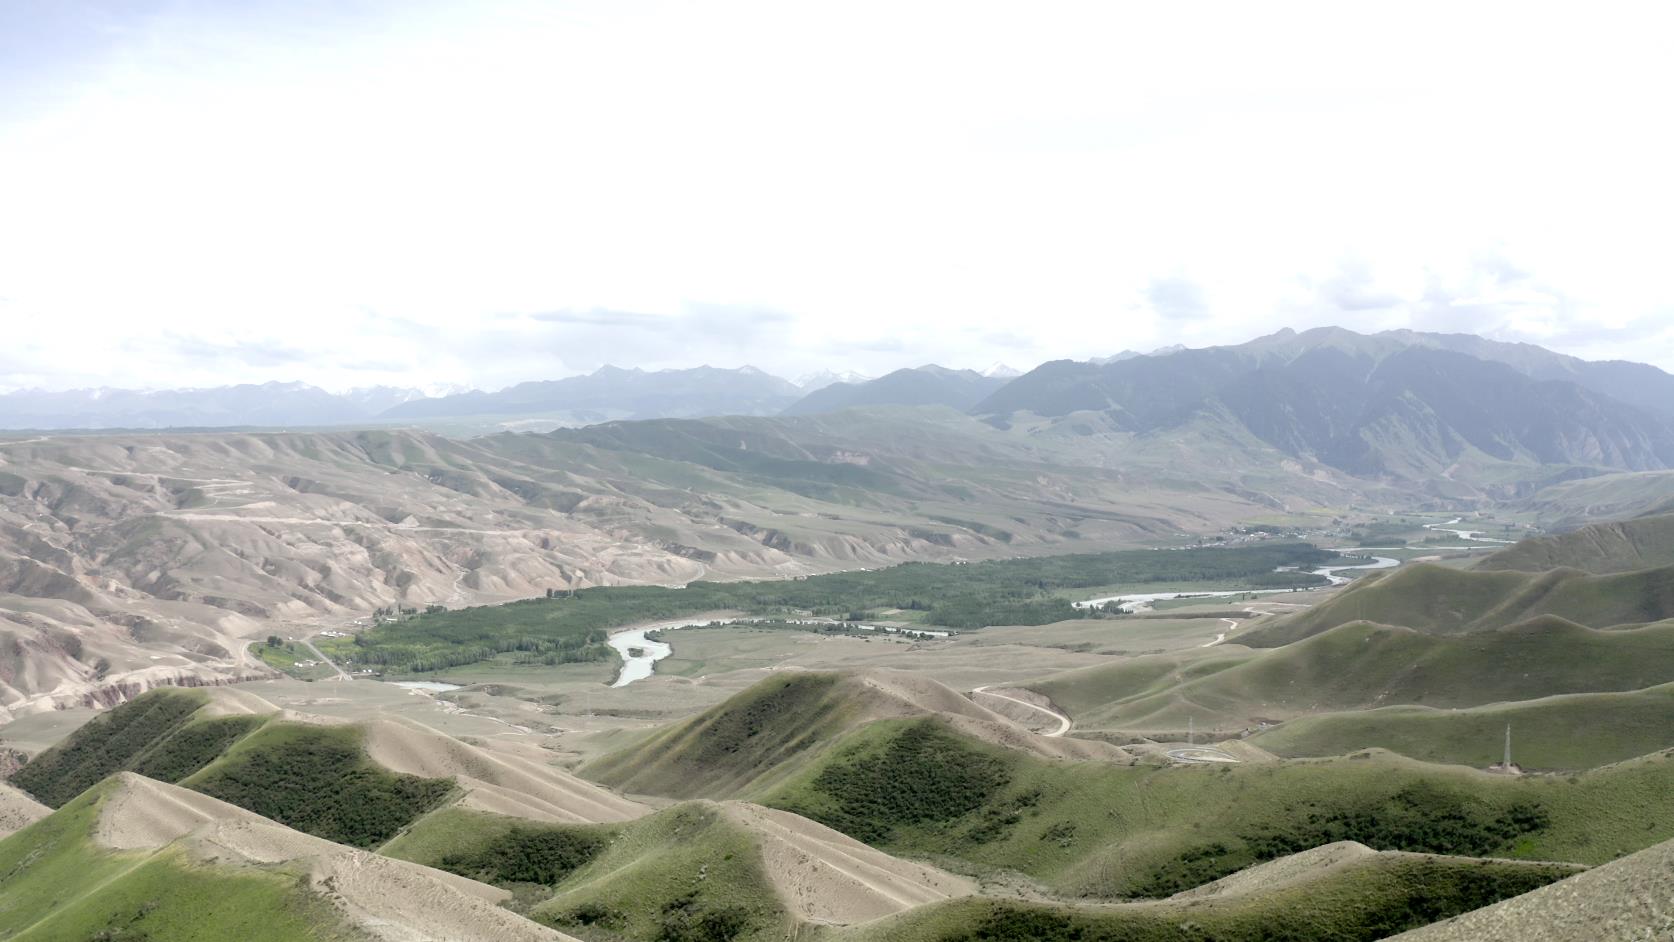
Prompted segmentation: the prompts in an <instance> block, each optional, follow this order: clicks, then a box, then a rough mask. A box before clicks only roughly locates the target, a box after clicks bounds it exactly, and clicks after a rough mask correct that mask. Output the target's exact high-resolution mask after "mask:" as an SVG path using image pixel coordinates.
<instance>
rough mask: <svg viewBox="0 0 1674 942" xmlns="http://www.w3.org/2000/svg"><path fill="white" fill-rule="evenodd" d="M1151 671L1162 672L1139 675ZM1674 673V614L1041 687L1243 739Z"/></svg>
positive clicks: (1392, 632) (1138, 662) (1118, 668)
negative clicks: (1384, 713) (1333, 721)
mask: <svg viewBox="0 0 1674 942" xmlns="http://www.w3.org/2000/svg"><path fill="white" fill-rule="evenodd" d="M1148 673H1151V674H1154V675H1155V676H1157V678H1158V679H1157V680H1156V681H1154V682H1152V683H1150V684H1144V683H1136V682H1135V681H1136V680H1140V679H1142V678H1143V677H1144V675H1146V674H1148ZM1671 681H1674V621H1667V622H1659V623H1657V624H1655V625H1649V626H1645V627H1642V628H1632V629H1615V630H1598V629H1592V628H1585V627H1582V626H1580V625H1576V624H1574V623H1572V622H1567V621H1564V620H1563V619H1560V618H1555V617H1551V616H1545V617H1540V618H1535V619H1532V620H1530V621H1526V622H1520V623H1518V624H1514V625H1509V626H1506V627H1504V628H1495V629H1486V630H1481V631H1475V632H1471V633H1469V634H1462V635H1439V636H1438V635H1432V634H1427V633H1425V632H1422V631H1416V630H1414V629H1411V628H1397V627H1390V626H1388V625H1379V624H1374V623H1371V622H1351V623H1349V624H1346V625H1339V626H1337V627H1335V628H1331V629H1328V630H1326V631H1324V632H1322V633H1320V634H1316V635H1312V636H1310V637H1308V638H1306V639H1305V640H1303V641H1299V642H1296V643H1294V644H1290V645H1286V646H1285V647H1281V648H1275V649H1272V650H1270V651H1258V652H1249V651H1246V652H1243V653H1239V651H1238V649H1236V648H1226V649H1224V650H1221V651H1218V652H1216V653H1214V654H1204V655H1200V656H1197V657H1195V658H1194V657H1191V656H1190V655H1188V656H1183V657H1182V656H1162V657H1159V658H1156V659H1155V661H1154V662H1152V659H1151V658H1140V659H1135V661H1134V662H1129V663H1124V664H1116V665H1112V666H1110V667H1102V666H1101V667H1092V668H1083V669H1081V670H1079V671H1072V672H1068V673H1065V674H1062V675H1058V676H1056V677H1052V678H1047V679H1045V680H1042V681H1040V682H1037V683H1033V684H1030V685H1029V687H1030V689H1032V690H1035V691H1037V692H1039V693H1042V694H1045V695H1046V696H1048V697H1050V698H1051V699H1052V701H1053V702H1054V703H1056V704H1058V705H1060V706H1061V707H1063V708H1064V709H1066V710H1067V711H1068V712H1069V713H1070V716H1071V717H1072V718H1073V719H1074V720H1075V722H1076V725H1077V727H1078V728H1079V729H1081V730H1083V731H1089V730H1112V731H1124V732H1131V733H1142V734H1154V735H1158V736H1163V737H1165V738H1166V737H1178V738H1184V733H1185V730H1186V727H1187V724H1188V721H1189V720H1195V723H1196V726H1197V728H1198V729H1199V730H1200V731H1218V732H1219V733H1221V734H1223V735H1233V734H1236V733H1238V732H1240V731H1243V730H1248V729H1254V728H1256V727H1258V726H1259V725H1260V724H1261V723H1262V722H1263V721H1278V720H1290V719H1292V718H1295V717H1298V716H1303V715H1305V714H1310V713H1338V712H1342V711H1349V710H1370V709H1374V708H1378V707H1385V706H1392V705H1398V704H1399V705H1408V704H1412V705H1421V706H1429V707H1436V708H1447V709H1457V708H1466V707H1476V706H1482V705H1484V704H1489V703H1498V702H1501V701H1510V700H1531V699H1536V698H1540V697H1550V696H1554V695H1557V694H1570V693H1590V692H1598V691H1630V690H1638V689H1641V688H1644V687H1650V686H1655V685H1658V684H1663V683H1668V682H1671ZM1360 745H1372V743H1361V744H1360Z"/></svg>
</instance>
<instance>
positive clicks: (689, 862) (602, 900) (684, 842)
mask: <svg viewBox="0 0 1674 942" xmlns="http://www.w3.org/2000/svg"><path fill="white" fill-rule="evenodd" d="M530 915H531V917H532V918H534V919H535V920H537V921H539V922H545V923H547V924H549V925H553V926H555V927H557V928H559V929H562V930H565V931H569V932H573V933H576V934H580V935H585V936H590V937H603V938H612V937H614V938H624V939H644V940H667V942H686V940H690V942H708V940H715V942H722V940H747V939H768V938H786V937H788V936H789V935H790V928H791V919H790V916H789V914H788V913H787V912H786V909H785V906H784V904H783V903H782V902H781V901H780V899H779V898H778V896H777V895H776V894H775V893H774V891H773V888H772V886H771V884H770V883H769V880H768V876H767V874H766V873H765V872H764V871H763V869H762V862H761V858H760V856H759V854H758V853H757V852H756V847H755V843H754V841H753V840H752V838H751V836H750V835H749V834H748V833H747V832H746V831H745V830H744V829H742V828H740V827H738V826H737V825H736V824H734V823H733V822H731V821H729V820H728V819H727V818H726V817H725V816H724V815H722V814H720V813H719V811H718V810H717V809H716V807H715V806H713V805H707V804H703V803H693V804H682V805H677V806H675V807H673V808H670V809H668V810H666V811H662V812H659V813H658V814H655V815H652V816H651V817H649V818H645V819H642V820H640V821H636V822H634V823H632V824H630V825H627V826H626V827H625V828H624V830H623V833H622V834H621V836H620V837H619V838H618V839H616V840H615V841H613V842H612V843H611V844H610V847H609V849H608V850H606V851H605V852H604V853H603V854H600V855H599V857H598V858H597V859H596V860H594V861H593V862H592V863H591V864H589V865H587V866H586V867H584V868H583V869H581V870H580V871H579V872H577V873H576V874H575V876H574V877H572V878H571V879H570V880H568V881H566V882H565V883H564V885H563V887H562V888H561V890H560V891H559V892H558V893H557V894H556V895H555V896H553V897H552V898H551V899H549V900H548V901H546V902H545V903H542V904H541V905H539V906H537V907H536V908H535V909H534V910H533V911H532V912H531V913H530Z"/></svg>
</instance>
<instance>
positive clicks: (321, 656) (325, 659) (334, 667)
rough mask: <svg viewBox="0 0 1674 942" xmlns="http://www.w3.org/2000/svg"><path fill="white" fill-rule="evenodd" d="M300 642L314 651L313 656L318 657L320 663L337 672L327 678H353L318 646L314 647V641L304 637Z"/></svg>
mask: <svg viewBox="0 0 1674 942" xmlns="http://www.w3.org/2000/svg"><path fill="white" fill-rule="evenodd" d="M302 643H303V644H304V645H305V646H306V647H307V648H308V650H310V651H313V652H314V656H315V657H317V658H319V659H320V663H321V664H324V665H325V666H327V667H329V668H331V669H332V670H334V671H336V672H337V676H336V677H332V678H329V679H330V680H354V678H353V677H350V676H349V675H348V674H346V673H344V672H343V668H341V667H338V666H337V663H336V662H335V661H333V660H332V659H331V658H329V657H326V656H325V652H324V651H321V650H320V649H319V648H316V647H314V642H312V641H309V640H308V639H307V638H304V639H302Z"/></svg>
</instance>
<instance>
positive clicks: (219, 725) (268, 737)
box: [12, 688, 453, 847]
mask: <svg viewBox="0 0 1674 942" xmlns="http://www.w3.org/2000/svg"><path fill="white" fill-rule="evenodd" d="M207 703H208V697H207V696H206V695H205V694H203V693H202V692H200V691H184V690H176V689H171V688H164V689H159V690H154V691H151V692H149V693H146V694H144V695H143V696H140V697H136V698H135V699H133V700H131V701H129V702H128V703H125V704H122V705H121V706H119V707H116V708H115V709H112V710H110V711H108V712H106V713H104V714H101V715H100V716H97V717H95V718H93V719H92V720H90V721H89V722H88V723H87V724H86V725H84V726H82V727H81V728H80V729H78V730H76V731H75V732H74V733H72V734H70V736H69V737H68V738H66V739H65V740H64V741H63V742H61V743H59V744H58V745H57V746H55V747H53V748H52V749H49V750H47V751H46V752H43V753H41V754H40V755H38V756H36V757H35V758H34V759H32V760H31V761H29V762H28V763H27V764H25V765H24V767H23V768H22V769H20V770H18V772H17V773H16V774H15V775H14V776H13V777H12V784H14V785H16V786H17V787H18V788H21V789H23V790H24V791H25V792H28V793H29V794H30V795H32V796H34V797H35V798H36V799H37V800H39V801H41V802H42V803H43V804H46V805H48V806H50V807H59V806H62V805H64V804H65V803H67V802H69V801H70V800H72V799H74V798H75V797H76V796H77V795H80V794H81V793H82V792H84V791H85V790H86V789H88V788H90V787H92V786H94V785H96V784H98V783H99V782H100V781H103V780H105V779H106V778H108V777H109V776H111V775H113V774H115V773H117V772H124V771H126V772H136V773H138V774H140V775H144V776H147V777H148V778H153V779H157V780H158V781H164V782H170V783H180V784H182V785H185V786H186V787H188V788H191V789H193V790H195V791H199V792H202V793H204V794H207V795H212V796H214V797H217V798H220V799H222V800H224V801H227V802H229V803H231V804H234V805H237V806H239V807H241V808H245V809H247V810H250V811H254V812H256V813H257V814H260V815H262V816H264V817H268V818H272V819H273V820H275V821H279V822H281V823H283V824H286V825H289V826H290V827H293V828H296V829H297V830H299V831H303V832H305V833H308V834H313V835H315V836H317V837H324V838H326V839H328V840H332V841H337V842H339V843H344V844H350V845H353V846H356V847H372V846H376V845H377V844H380V843H382V842H384V841H386V840H388V839H389V838H390V837H391V836H392V835H394V834H395V833H396V832H397V831H398V830H400V829H401V828H402V827H404V826H405V825H407V824H408V823H410V822H411V821H413V820H414V819H415V818H417V817H418V816H419V815H421V814H423V813H425V812H426V811H428V810H430V809H431V808H434V807H436V806H437V805H438V804H439V803H440V802H442V801H443V800H444V799H445V798H446V797H447V796H448V795H449V794H450V793H451V792H452V790H453V785H452V783H451V782H449V781H447V780H445V779H433V778H419V777H417V776H412V775H398V774H396V773H393V772H390V771H388V770H386V769H384V768H382V767H380V766H378V765H377V764H376V763H374V762H373V761H372V760H371V759H370V758H368V757H367V755H366V750H365V748H364V746H363V744H362V742H361V737H362V733H361V731H360V730H359V729H357V728H356V727H352V726H317V725H312V724H307V723H298V722H290V721H283V720H278V719H275V718H274V717H273V716H272V715H244V716H215V715H212V714H211V713H210V711H208V710H207V709H206V704H207Z"/></svg>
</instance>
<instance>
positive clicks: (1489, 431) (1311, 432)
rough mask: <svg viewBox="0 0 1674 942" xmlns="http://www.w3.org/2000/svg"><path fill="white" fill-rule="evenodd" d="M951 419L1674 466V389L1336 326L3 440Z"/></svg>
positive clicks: (378, 394)
mask: <svg viewBox="0 0 1674 942" xmlns="http://www.w3.org/2000/svg"><path fill="white" fill-rule="evenodd" d="M878 406H904V407H913V406H942V407H946V408H950V409H955V410H958V411H961V412H968V413H971V414H973V415H978V416H985V417H988V420H989V421H991V422H995V423H1008V422H1011V421H1014V417H1016V416H1034V417H1037V419H1045V420H1047V424H1048V426H1049V428H1055V429H1057V430H1058V431H1060V432H1064V433H1071V434H1093V433H1097V432H1110V433H1118V434H1137V435H1153V436H1154V435H1165V434H1168V433H1169V432H1170V430H1177V429H1185V428H1187V427H1188V426H1195V427H1200V428H1205V429H1207V428H1211V427H1215V428H1221V429H1223V431H1227V430H1230V432H1231V433H1233V434H1238V435H1245V436H1250V437H1252V438H1253V439H1254V440H1257V441H1260V442H1263V443H1265V444H1266V445H1268V446H1271V447H1273V448H1275V449H1278V450H1279V451H1280V452H1282V453H1284V454H1287V455H1291V456H1294V457H1298V458H1308V459H1311V460H1317V461H1319V462H1321V463H1323V464H1327V465H1330V466H1332V467H1335V468H1338V469H1340V470H1343V471H1347V472H1350V473H1353V474H1360V475H1374V476H1376V475H1395V476H1401V477H1414V476H1438V475H1440V476H1443V477H1445V474H1446V472H1447V470H1448V469H1449V468H1450V467H1452V466H1453V465H1455V464H1457V463H1458V462H1461V461H1464V462H1477V463H1484V462H1485V463H1490V464H1491V463H1493V462H1505V461H1511V462H1518V463H1525V464H1540V465H1557V466H1565V465H1572V466H1580V467H1595V468H1598V467H1601V468H1613V469H1624V470H1662V469H1667V468H1674V375H1670V374H1668V373H1666V372H1664V371H1662V370H1660V369H1657V368H1656V367H1653V366H1648V365H1645V364H1641V363H1629V362H1623V361H1607V362H1595V361H1587V360H1581V359H1579V358H1576V357H1572V356H1566V355H1563V354H1559V353H1554V352H1552V351H1550V350H1546V349H1543V348H1541V347H1537V346H1533V345H1531V344H1520V343H1501V342H1498V341H1492V340H1486V339H1484V338H1481V337H1477V336H1473V335H1470V334H1439V333H1423V332H1417V331H1408V330H1399V331H1386V332H1383V333H1378V334H1359V333H1355V332H1353V331H1350V330H1345V329H1342V328H1336V327H1325V328H1317V329H1314V330H1308V331H1304V332H1301V333H1298V332H1296V331H1293V330H1288V329H1287V330H1282V331H1279V332H1277V333H1274V334H1271V335H1269V336H1265V337H1260V338H1257V339H1255V340H1252V341H1250V342H1248V343H1244V344H1238V345H1234V346H1223V347H1207V348H1202V349H1188V348H1185V347H1181V346H1171V347H1163V348H1159V349H1157V350H1153V351H1152V352H1150V353H1148V354H1141V353H1137V352H1134V351H1132V350H1124V351H1122V352H1120V353H1117V354H1115V355H1112V356H1107V357H1101V358H1095V359H1092V360H1089V361H1082V362H1078V361H1070V360H1059V361H1054V362H1051V363H1046V364H1042V365H1041V366H1039V367H1036V368H1035V369H1033V370H1031V371H1029V372H1027V373H1024V374H1021V375H1019V374H1018V371H1017V370H1015V369H1012V368H1011V367H1009V366H1006V365H1004V364H998V363H996V364H994V365H993V366H992V367H990V368H989V369H988V370H986V371H984V372H981V373H979V372H976V371H974V370H958V369H947V368H945V367H941V366H936V365H933V364H932V365H926V366H921V367H916V368H913V369H903V370H896V371H894V372H892V373H889V374H887V375H885V376H882V377H879V378H877V379H869V378H867V377H865V376H862V375H859V374H856V373H852V372H848V373H837V372H832V371H823V372H820V373H815V374H810V375H807V376H803V377H800V378H799V381H798V382H795V383H793V382H791V381H789V380H786V379H783V378H780V377H778V376H774V375H771V374H769V373H766V372H764V371H762V370H759V369H755V368H753V367H748V366H746V367H741V368H738V369H720V368H715V367H709V366H700V367H696V368H692V369H675V370H657V371H645V370H640V369H622V368H618V367H614V366H606V367H603V368H601V369H599V370H597V371H595V372H593V373H591V374H588V375H585V376H572V377H569V378H566V379H559V380H544V381H536V382H527V383H519V384H517V385H515V386H511V387H508V388H505V389H501V390H498V391H495V392H486V391H482V390H469V391H462V392H455V393H451V394H448V395H442V396H426V395H425V394H424V393H423V392H421V391H419V390H417V389H400V388H392V387H383V386H380V387H373V388H369V389H357V390H352V391H350V392H347V393H341V394H339V393H331V392H327V391H325V390H322V389H319V388H317V387H313V386H309V385H306V384H302V383H266V384H262V385H240V386H226V387H219V388H214V389H181V390H163V391H154V392H147V391H135V390H121V389H84V390H72V391H68V392H43V391H37V390H25V391H20V392H14V393H10V394H6V395H0V428H9V429H29V430H36V429H38V430H53V429H96V428H136V429H153V428H171V427H172V428H194V427H196V428H208V427H252V428H274V427H326V426H342V425H355V426H373V425H408V426H411V425H417V426H423V427H428V428H431V429H435V430H440V431H443V432H445V433H447V434H452V435H467V436H468V435H475V434H480V433H486V432H495V431H504V430H507V429H517V430H549V429H552V428H556V427H573V426H585V425H593V424H598V423H601V422H608V421H622V420H645V419H668V418H696V417H703V416H721V415H739V416H774V415H791V416H799V415H813V414H822V413H830V412H836V411H840V410H843V409H851V408H867V407H878Z"/></svg>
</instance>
